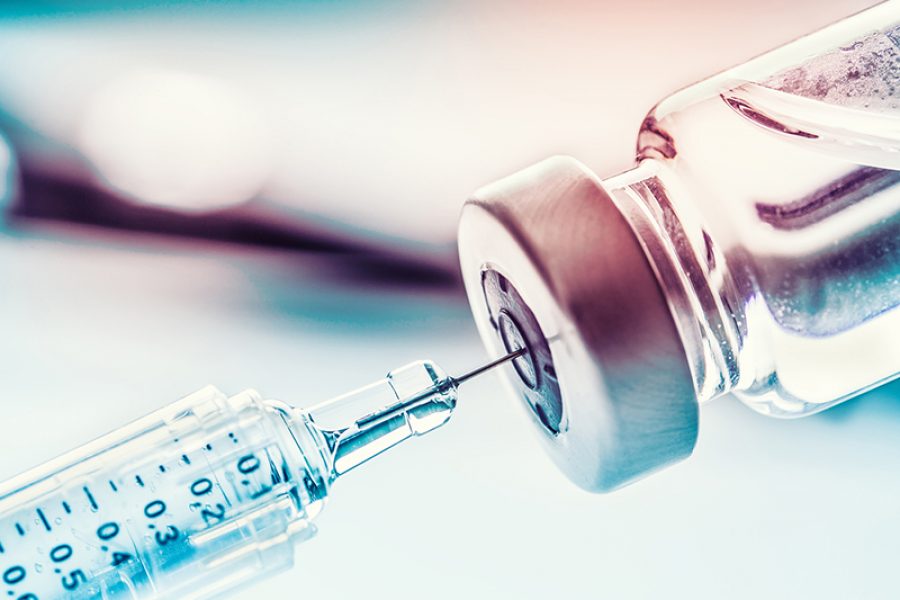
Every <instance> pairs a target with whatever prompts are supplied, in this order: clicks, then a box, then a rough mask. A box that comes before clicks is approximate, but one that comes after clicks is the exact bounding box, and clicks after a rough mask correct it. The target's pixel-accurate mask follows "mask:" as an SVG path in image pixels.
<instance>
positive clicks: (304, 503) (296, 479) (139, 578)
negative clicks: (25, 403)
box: [0, 387, 329, 600]
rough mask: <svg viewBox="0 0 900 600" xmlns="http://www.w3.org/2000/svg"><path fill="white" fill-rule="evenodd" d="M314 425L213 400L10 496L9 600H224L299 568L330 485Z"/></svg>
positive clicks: (0, 524) (79, 454)
mask: <svg viewBox="0 0 900 600" xmlns="http://www.w3.org/2000/svg"><path fill="white" fill-rule="evenodd" d="M307 425H308V423H307V422H306V417H304V416H303V414H302V413H300V412H298V411H293V410H291V409H289V408H288V407H286V406H281V405H278V404H276V403H272V402H264V401H262V400H261V399H260V397H259V396H258V395H257V394H256V393H255V392H252V391H247V392H243V393H241V394H238V395H236V396H233V397H230V398H229V397H226V396H225V395H224V394H222V393H221V392H219V391H218V390H216V389H215V388H212V387H207V388H204V389H202V390H200V391H198V392H196V393H194V394H192V395H190V396H188V397H186V398H184V399H182V400H180V401H178V402H175V403H173V404H170V405H168V406H166V407H164V408H162V409H160V410H158V411H156V412H154V413H152V414H150V415H148V416H146V417H144V418H142V419H140V420H138V421H135V422H134V423H132V424H131V425H129V426H126V427H124V428H121V429H119V430H117V431H115V432H113V433H111V434H109V435H107V436H104V437H102V438H100V439H98V440H96V441H94V442H92V443H89V444H87V445H85V446H83V447H81V448H79V449H77V450H74V451H72V452H70V453H68V454H66V455H64V456H62V457H60V458H58V459H56V460H55V461H52V462H50V463H46V464H44V465H41V466H40V467H38V468H35V469H32V470H31V471H28V472H26V473H24V474H22V475H20V476H18V477H16V478H14V479H12V480H10V481H8V482H6V483H4V484H2V485H0V595H3V596H8V597H9V598H12V599H14V600H51V599H56V598H59V599H62V598H66V599H78V598H103V599H123V598H127V599H141V598H178V599H186V598H210V597H217V596H218V595H219V594H221V593H222V592H224V591H225V590H230V589H233V588H235V587H238V586H240V585H242V584H243V583H245V582H248V581H250V580H252V579H256V578H258V577H260V576H262V575H264V574H265V573H267V572H271V571H276V570H281V569H284V568H287V567H288V566H290V565H291V564H292V561H293V550H292V546H293V542H296V541H297V540H298V539H304V538H305V537H308V536H310V535H312V534H313V533H314V531H315V528H314V527H313V526H312V525H311V523H310V520H311V519H312V518H313V517H314V516H315V514H316V513H317V512H318V510H319V508H320V507H321V504H322V501H323V500H324V498H325V496H326V494H327V491H328V484H329V478H328V473H329V465H328V463H327V461H326V459H325V455H324V454H323V446H322V443H323V442H322V440H321V438H320V437H318V435H317V434H316V433H315V432H314V429H313V428H312V427H309V426H307Z"/></svg>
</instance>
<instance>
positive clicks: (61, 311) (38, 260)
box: [0, 234, 900, 600]
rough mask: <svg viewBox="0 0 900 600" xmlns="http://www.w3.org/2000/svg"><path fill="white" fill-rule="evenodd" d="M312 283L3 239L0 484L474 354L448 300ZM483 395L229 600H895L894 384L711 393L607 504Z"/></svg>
mask: <svg viewBox="0 0 900 600" xmlns="http://www.w3.org/2000/svg"><path fill="white" fill-rule="evenodd" d="M74 239H78V238H74ZM328 272H333V269H332V268H331V267H330V266H329V265H328V264H327V263H322V262H318V263H314V262H310V261H309V260H308V259H306V258H304V257H303V256H302V255H287V254H264V253H246V254H239V253H237V252H236V251H235V250H233V249H228V248H222V247H218V248H209V247H203V246H187V245H186V246H182V247H180V248H174V249H173V248H172V246H169V245H164V244H163V242H162V241H159V240H154V239H149V238H148V239H143V240H139V241H138V242H136V243H133V244H115V243H114V244H111V245H107V246H101V245H97V244H91V243H83V242H82V243H75V242H73V241H71V240H70V241H68V242H66V241H64V240H61V241H56V240H54V239H52V238H44V237H36V236H29V235H16V236H3V235H2V234H0V277H2V281H3V288H2V289H3V292H2V293H0V331H2V332H3V337H2V346H0V381H2V382H3V392H2V400H0V408H2V413H0V449H2V452H0V478H5V477H7V476H10V475H12V474H14V473H15V472H17V471H20V470H22V469H24V468H26V467H28V466H30V465H32V464H34V463H36V462H38V461H41V460H44V459H47V458H50V457H51V456H53V455H55V454H58V453H60V452H63V451H65V450H68V449H70V448H71V447H73V446H75V445H77V444H79V443H81V442H84V441H86V440H87V439H88V438H91V437H93V436H96V435H98V434H101V433H103V432H105V431H106V430H109V429H111V428H114V427H116V426H117V425H120V424H122V423H124V422H125V421H127V420H129V419H131V418H134V417H137V416H140V415H141V414H143V413H146V412H148V411H150V410H152V409H154V408H156V407H157V406H159V405H160V404H161V403H165V402H168V401H170V400H174V399H176V398H178V397H180V396H182V395H185V394H187V393H189V392H191V391H193V390H195V389H197V388H199V387H201V386H202V385H204V384H206V383H214V384H216V385H217V386H219V387H220V388H221V389H222V390H224V391H227V392H237V391H239V390H241V389H242V388H244V387H251V386H252V387H256V388H257V389H259V390H260V391H262V392H263V393H264V394H265V395H267V396H269V397H275V398H279V399H284V400H291V401H296V402H299V403H307V402H312V401H315V400H319V399H322V398H325V397H328V396H330V395H332V394H336V393H339V392H343V391H345V390H347V389H350V388H352V387H355V386H356V385H358V384H362V383H366V382H368V381H370V380H372V379H375V378H377V377H379V376H381V375H383V374H384V372H386V371H387V370H388V369H390V368H392V367H395V366H398V365H400V364H403V363H405V362H407V361H408V360H411V359H414V358H419V357H424V356H430V357H431V358H433V359H435V360H437V361H438V362H439V363H440V364H442V365H443V366H444V367H445V368H447V369H448V370H461V369H464V368H466V367H469V366H471V365H474V364H476V363H478V362H479V361H480V360H481V359H482V358H483V353H482V350H481V348H480V345H479V343H478V340H477V339H476V334H475V331H474V327H473V326H472V325H471V324H470V320H469V316H468V312H467V308H466V307H465V306H464V305H463V304H462V295H461V294H457V295H453V294H444V293H440V292H437V291H435V292H427V291H426V292H423V291H418V292H412V291H408V292H405V293H404V292H402V291H397V290H395V291H391V289H390V288H377V287H373V286H369V287H368V288H359V287H353V286H348V287H343V286H342V285H339V284H337V283H334V282H332V283H325V282H323V281H322V275H324V274H326V273H328ZM499 389H500V386H499V384H498V382H497V381H495V380H494V379H493V378H492V377H485V378H483V379H481V380H476V381H474V382H472V383H470V384H467V386H466V387H464V388H463V393H462V396H461V404H460V408H459V410H458V413H457V415H456V417H455V418H454V420H453V421H451V422H450V423H449V424H448V425H447V426H446V427H445V428H443V429H442V430H440V431H438V432H436V433H435V434H433V435H432V436H430V437H427V438H425V439H422V440H416V441H414V442H413V443H412V444H409V445H407V446H406V447H404V448H398V449H397V451H396V452H394V453H392V454H391V455H389V456H388V455H385V456H384V457H382V459H380V460H378V461H374V462H373V463H371V464H370V465H368V466H367V467H366V468H364V469H361V470H360V471H358V472H356V473H353V474H352V475H351V476H348V477H347V478H346V480H343V481H340V482H339V484H338V485H337V486H336V487H335V488H334V494H333V501H332V502H331V503H330V504H329V505H328V506H327V507H326V510H325V512H324V513H323V514H322V516H321V518H320V520H319V526H320V533H319V536H318V537H317V538H316V539H314V540H313V541H311V542H309V543H307V544H305V545H302V546H300V547H298V548H297V554H296V559H297V566H296V567H295V568H294V569H293V570H292V571H290V572H286V573H284V574H282V575H280V576H278V577H276V578H274V579H271V580H268V581H265V582H261V583H260V584H259V585H257V586H255V587H253V588H252V589H248V590H246V591H244V592H242V593H239V594H238V595H237V596H236V597H237V598H246V599H247V600H252V599H259V598H316V597H319V598H324V597H327V598H333V599H336V600H341V599H350V598H391V599H392V600H406V599H409V600H411V599H414V598H415V599H418V598H423V597H424V598H429V599H435V600H443V599H447V600H450V599H454V600H456V599H458V598H517V599H519V600H525V599H534V600H546V598H548V597H549V598H576V599H581V598H585V599H587V598H601V597H606V598H617V599H619V598H626V599H630V598H654V599H656V598H711V599H719V598H729V599H743V598H747V599H757V598H817V599H831V598H834V599H841V600H843V599H847V598H885V599H887V598H896V597H897V593H898V587H900V584H898V583H897V581H896V576H895V571H896V565H897V561H898V559H900V541H898V540H900V519H898V516H897V515H898V512H897V499H898V498H900V476H898V473H900V444H898V442H897V440H898V434H900V386H898V385H894V386H893V387H892V388H890V389H888V390H884V391H882V392H879V393H876V394H873V395H871V396H869V397H867V398H865V399H863V400H861V401H856V402H853V403H851V404H849V405H845V406H844V407H839V408H837V409H834V410H833V411H831V412H829V413H825V414H823V415H821V416H817V417H812V418H809V419H806V420H802V421H793V422H783V421H776V420H771V419H766V418H764V417H760V416H757V415H756V414H754V413H752V412H751V411H749V410H748V409H745V408H743V407H741V406H740V405H738V404H737V403H736V402H735V401H732V400H727V399H726V400H721V401H718V402H716V403H714V404H712V405H711V406H708V407H706V408H705V410H704V412H703V415H702V428H701V438H700V443H699V446H698V448H697V451H696V453H695V456H694V457H693V458H692V459H691V460H690V461H689V462H687V463H684V464H682V465H680V466H677V467H675V468H672V469H669V470H667V471H665V472H663V473H660V474H658V475H656V476H654V477H652V478H650V479H648V480H646V481H644V482H641V483H639V484H637V485H634V486H632V487H630V488H627V489H625V490H622V491H621V492H618V493H616V494H613V495H610V496H603V497H600V496H590V495H587V494H585V493H582V492H580V491H579V490H577V489H574V488H573V487H571V486H570V485H569V484H568V483H567V482H566V481H564V480H563V479H562V478H561V476H560V475H559V474H557V472H556V471H555V470H554V469H553V467H552V466H551V465H550V464H549V461H548V460H547V459H545V457H544V456H543V455H542V454H541V453H540V451H539V449H538V446H537V444H536V443H534V440H532V439H531V435H532V432H531V431H529V427H528V426H527V423H526V421H525V419H524V415H523V414H522V413H520V411H519V409H518V407H516V406H515V405H514V402H513V401H511V399H509V398H506V397H502V396H501V395H500V392H499ZM889 392H892V393H893V396H890V395H889Z"/></svg>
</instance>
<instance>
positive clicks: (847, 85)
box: [606, 1, 900, 416]
mask: <svg viewBox="0 0 900 600" xmlns="http://www.w3.org/2000/svg"><path fill="white" fill-rule="evenodd" d="M638 153H639V158H640V159H641V161H642V162H641V164H640V166H639V167H638V169H637V170H636V171H634V172H630V173H626V174H623V175H621V176H619V177H616V178H612V179H610V180H607V182H606V184H607V185H608V188H609V189H610V191H611V192H612V193H613V194H614V197H617V198H619V201H620V202H622V203H623V204H627V203H628V202H629V201H636V202H638V203H641V204H642V205H643V208H642V210H643V211H644V213H645V214H647V215H651V216H652V219H653V220H654V221H655V223H656V225H655V226H656V227H658V228H659V230H660V231H664V232H665V235H666V236H667V238H668V240H669V242H667V244H668V248H667V249H666V252H668V253H669V254H670V255H671V256H673V257H674V258H672V262H673V263H676V264H677V267H676V269H677V270H678V271H679V274H678V276H677V277H671V278H669V279H671V280H672V281H675V280H677V281H680V282H682V283H681V285H683V286H684V287H686V288H690V290H689V291H688V292H687V293H684V292H681V291H678V290H673V289H670V290H667V291H668V295H669V297H670V299H671V301H672V302H673V309H674V312H675V313H676V314H677V315H678V316H679V319H680V329H681V331H682V334H683V337H684V338H685V340H686V344H685V345H686V346H687V347H688V348H689V354H692V355H693V356H691V357H690V358H691V362H692V365H693V366H694V368H695V371H697V380H698V390H699V392H700V395H701V397H705V398H709V397H713V396H715V395H718V394H720V393H722V392H725V391H735V392H737V393H738V394H739V395H740V396H741V397H742V398H743V399H744V400H745V401H747V402H748V403H749V404H751V405H753V406H754V407H756V408H758V409H759V410H761V411H763V412H768V413H772V414H778V415H783V416H791V415H801V414H807V413H810V412H815V411H818V410H821V409H822V408H825V407H827V406H830V405H832V404H834V403H836V402H839V401H841V400H844V399H846V398H849V397H851V396H854V395H856V394H858V393H861V392H862V391H865V390H866V389H869V388H871V387H873V386H876V385H878V384H880V383H884V382H886V381H888V380H890V379H892V378H894V377H896V376H897V374H898V372H900V362H898V358H897V357H898V356H900V3H898V2H896V1H893V2H887V3H884V4H882V5H879V6H877V7H875V8H873V9H870V10H868V11H865V12H863V13H860V14H858V15H855V16H853V17H850V18H848V19H846V20H844V21H842V22H840V23H837V24H835V25H833V26H831V27H828V28H826V29H825V30H822V31H820V32H817V33H815V34H813V35H810V36H807V37H805V38H802V39H800V40H797V41H796V42H793V43H791V44H788V45H787V46H785V47H783V48H780V49H778V50H775V51H773V52H770V53H768V54H766V55H763V56H761V57H759V58H757V59H755V60H753V61H750V62H748V63H746V64H744V65H742V66H740V67H738V68H735V69H732V70H730V71H727V72H725V73H723V74H721V75H719V76H716V77H714V78H712V79H709V80H707V81H704V82H701V83H699V84H697V85H694V86H691V87H689V88H687V89H685V90H683V91H682V92H679V93H677V94H675V95H673V96H671V97H670V98H668V99H666V100H665V101H663V102H661V103H660V104H659V105H658V106H657V107H656V108H655V109H654V110H653V111H651V113H650V114H649V116H648V117H647V119H646V121H645V122H644V124H643V127H642V129H641V133H640V137H639V143H638ZM661 268H665V267H661ZM663 279H666V278H665V277H663ZM679 297H681V300H679ZM688 314H692V315H694V317H685V315H688ZM698 315H699V316H698ZM698 322H699V324H698Z"/></svg>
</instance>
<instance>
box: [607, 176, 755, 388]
mask: <svg viewBox="0 0 900 600" xmlns="http://www.w3.org/2000/svg"><path fill="white" fill-rule="evenodd" d="M603 186H604V188H605V189H606V190H607V192H609V194H610V195H611V196H612V198H613V201H614V202H615V203H616V206H617V208H618V209H619V210H620V211H621V212H622V214H623V215H624V216H625V217H626V219H627V220H628V221H629V224H630V225H631V227H632V229H633V231H634V232H635V234H636V235H637V237H638V239H639V241H640V243H641V245H642V246H643V248H644V251H645V252H646V253H647V256H648V258H649V259H650V261H651V263H652V265H653V269H654V271H655V272H656V275H657V278H658V280H659V284H660V286H661V287H662V289H663V292H664V294H665V296H666V299H667V301H668V303H669V307H670V309H671V311H672V315H673V317H674V320H675V324H676V327H677V328H678V331H679V334H680V336H681V339H682V342H683V344H684V348H685V353H686V357H687V360H688V363H689V366H690V369H691V373H692V375H693V378H694V387H695V389H696V392H697V396H698V398H699V399H700V400H701V401H704V400H709V399H712V398H714V397H716V396H719V395H722V394H724V393H727V392H728V391H730V390H731V389H733V388H734V387H735V386H736V384H737V382H738V379H739V376H740V368H739V364H740V361H739V353H738V352H737V350H736V349H737V348H739V347H740V340H741V338H742V325H741V323H742V322H743V319H742V307H743V306H744V304H745V302H744V301H742V300H741V298H742V297H746V294H745V293H743V292H742V291H741V290H740V288H739V286H738V285H737V282H736V281H735V279H734V278H733V277H732V273H730V272H729V270H728V268H727V264H726V261H725V259H724V257H723V256H722V254H721V252H720V249H719V248H717V247H716V245H715V243H714V241H713V237H712V236H710V235H709V234H708V232H707V231H706V230H705V228H704V225H703V221H702V219H701V218H700V215H699V214H697V212H696V209H694V208H693V207H692V204H691V202H690V201H689V198H687V197H686V196H687V194H685V193H684V192H683V190H681V189H680V186H679V181H678V179H677V178H676V177H674V176H671V174H669V173H668V172H667V168H666V166H665V165H664V164H663V163H662V162H660V161H657V160H655V159H646V160H643V161H642V162H641V163H640V164H639V165H638V166H637V167H635V168H634V169H632V170H630V171H626V172H624V173H621V174H619V175H617V176H615V177H612V178H609V179H607V180H604V182H603Z"/></svg>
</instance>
